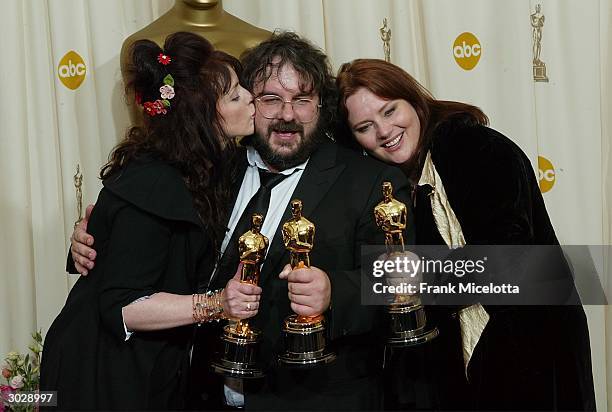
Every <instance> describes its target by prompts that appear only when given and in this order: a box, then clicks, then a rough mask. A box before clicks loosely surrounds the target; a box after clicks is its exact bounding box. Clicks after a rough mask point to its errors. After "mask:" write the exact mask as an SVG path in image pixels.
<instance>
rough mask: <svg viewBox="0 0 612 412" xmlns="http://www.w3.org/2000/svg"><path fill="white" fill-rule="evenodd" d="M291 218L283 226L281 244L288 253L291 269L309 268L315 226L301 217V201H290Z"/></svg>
mask: <svg viewBox="0 0 612 412" xmlns="http://www.w3.org/2000/svg"><path fill="white" fill-rule="evenodd" d="M291 215H292V216H293V217H292V218H291V219H289V220H288V221H287V222H285V224H284V225H283V242H284V243H285V248H286V249H287V250H289V252H290V258H289V264H290V265H291V267H292V268H298V267H310V251H311V250H312V246H313V245H314V236H315V225H314V224H313V223H312V222H311V221H310V220H308V219H306V218H305V217H304V216H302V201H301V200H297V199H296V200H292V201H291Z"/></svg>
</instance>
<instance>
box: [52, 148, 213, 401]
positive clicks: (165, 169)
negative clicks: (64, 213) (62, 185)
mask: <svg viewBox="0 0 612 412" xmlns="http://www.w3.org/2000/svg"><path fill="white" fill-rule="evenodd" d="M88 230H89V232H90V233H91V234H92V235H93V236H94V238H95V245H94V246H95V249H96V251H97V253H98V257H97V260H96V267H95V268H94V269H93V270H92V271H91V273H90V275H89V276H87V277H80V278H79V280H78V281H77V283H76V284H75V286H74V287H73V289H72V290H71V292H70V294H69V296H68V299H67V301H66V304H65V306H64V308H63V309H62V311H61V313H60V314H59V316H58V317H57V318H56V319H55V321H54V322H53V324H52V325H51V328H50V329H49V332H48V333H47V336H46V339H45V343H44V349H43V357H42V366H41V389H42V390H54V391H58V409H61V410H71V409H76V410H85V409H116V410H134V409H178V408H181V407H182V406H183V403H184V402H183V401H184V396H185V388H186V385H185V384H186V378H187V376H188V374H187V373H186V372H187V368H188V367H189V348H190V347H191V341H192V337H193V327H192V326H185V327H179V328H173V329H168V330H163V331H158V332H138V333H135V334H134V335H133V336H132V337H131V338H130V339H129V340H128V341H125V332H124V329H123V320H122V314H121V308H122V307H123V306H125V305H128V304H129V303H131V302H133V301H134V300H136V299H138V298H140V297H143V296H147V295H152V294H153V293H155V292H160V291H163V292H168V293H176V294H191V293H194V292H195V291H196V290H197V285H198V274H199V273H205V274H209V273H210V270H211V268H212V264H213V259H212V257H213V253H212V252H211V246H210V242H209V239H208V238H207V237H206V236H205V235H204V233H203V229H202V227H201V226H200V221H199V219H198V217H197V214H196V211H195V209H194V207H193V201H192V197H191V194H190V193H189V192H188V190H187V188H186V186H185V184H184V182H183V180H182V178H181V176H180V175H179V173H178V171H176V170H175V169H174V168H172V167H170V166H169V165H167V164H165V163H163V162H160V161H156V160H151V159H149V158H146V159H144V160H139V161H132V162H130V164H129V165H128V166H126V167H125V168H124V169H123V170H122V171H120V172H119V173H118V174H116V175H114V176H112V177H110V178H108V179H106V180H105V181H104V188H103V189H102V190H101V192H100V195H99V197H98V200H97V202H96V207H95V209H94V211H93V213H92V215H91V219H90V221H89V226H88Z"/></svg>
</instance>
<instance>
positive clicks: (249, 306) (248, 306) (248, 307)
mask: <svg viewBox="0 0 612 412" xmlns="http://www.w3.org/2000/svg"><path fill="white" fill-rule="evenodd" d="M247 310H251V302H248V303H247Z"/></svg>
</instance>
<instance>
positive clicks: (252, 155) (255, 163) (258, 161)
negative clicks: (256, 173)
mask: <svg viewBox="0 0 612 412" xmlns="http://www.w3.org/2000/svg"><path fill="white" fill-rule="evenodd" d="M246 149H247V161H248V162H249V166H250V167H258V168H260V169H264V170H267V171H270V168H269V167H268V166H267V165H266V163H265V162H264V161H263V159H262V158H261V156H260V155H259V153H258V152H257V150H255V149H254V148H253V146H247V147H246ZM309 160H310V158H308V159H306V161H305V162H304V163H301V164H299V165H297V166H293V167H290V168H288V169H285V170H281V171H280V172H279V173H281V174H283V175H290V174H292V173H293V172H295V171H296V170H304V169H305V168H306V165H307V164H308V161H309Z"/></svg>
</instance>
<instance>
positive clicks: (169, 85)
mask: <svg viewBox="0 0 612 412" xmlns="http://www.w3.org/2000/svg"><path fill="white" fill-rule="evenodd" d="M166 57H167V56H166ZM168 59H170V58H169V57H168ZM162 64H163V63H162ZM174 94H175V93H174V78H173V77H172V75H171V74H168V75H166V77H164V84H163V85H162V86H161V87H160V88H159V97H160V98H159V99H157V100H155V101H154V102H144V103H143V104H142V105H143V107H144V111H145V113H146V114H148V115H149V116H151V117H153V116H157V115H158V114H166V113H168V109H170V100H172V99H173V98H174Z"/></svg>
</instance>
